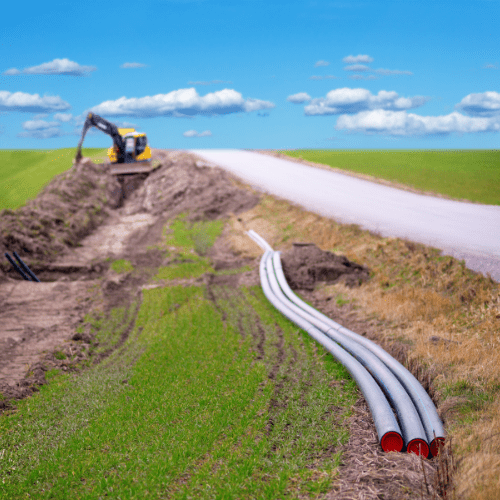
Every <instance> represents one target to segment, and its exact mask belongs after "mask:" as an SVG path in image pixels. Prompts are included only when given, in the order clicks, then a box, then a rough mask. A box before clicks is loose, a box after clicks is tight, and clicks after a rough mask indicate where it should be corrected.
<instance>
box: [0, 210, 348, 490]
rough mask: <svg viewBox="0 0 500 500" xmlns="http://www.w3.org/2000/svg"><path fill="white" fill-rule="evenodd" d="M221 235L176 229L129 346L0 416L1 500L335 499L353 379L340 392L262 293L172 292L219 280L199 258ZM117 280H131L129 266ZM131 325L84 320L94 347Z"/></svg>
mask: <svg viewBox="0 0 500 500" xmlns="http://www.w3.org/2000/svg"><path fill="white" fill-rule="evenodd" d="M221 229H222V224H221V223H220V222H208V223H203V222H201V223H196V224H195V225H191V224H188V223H186V222H185V220H184V219H182V218H179V219H177V220H176V221H175V222H173V223H172V224H171V226H170V231H171V232H170V234H167V235H166V237H165V241H164V244H163V245H162V248H163V250H164V251H165V252H167V250H166V248H167V246H168V248H169V257H170V258H172V259H173V260H174V261H176V262H177V264H175V265H173V266H169V267H168V268H160V269H158V272H157V274H156V279H157V280H158V282H159V280H162V282H163V283H164V285H165V286H160V287H159V288H155V289H149V290H144V292H143V302H142V305H141V307H140V310H139V313H138V316H137V320H136V324H135V328H134V329H133V331H132V333H131V335H130V336H129V338H128V340H127V341H126V342H125V344H124V345H123V346H121V347H120V348H119V349H118V350H117V351H115V352H114V353H113V354H111V356H110V357H109V358H107V359H105V360H104V361H103V362H101V364H99V365H97V366H94V367H90V368H89V369H87V370H85V371H84V372H83V373H81V374H79V375H77V376H72V375H67V374H59V373H54V372H51V373H50V374H49V378H50V379H51V383H50V384H49V385H47V386H44V387H42V388H41V390H40V392H39V393H37V394H36V395H35V396H33V397H31V398H29V399H26V400H23V401H20V402H18V403H16V406H17V410H16V411H12V412H8V413H7V414H4V415H3V416H1V417H0V485H1V487H0V498H9V499H14V498H28V497H31V498H35V497H36V498H58V499H65V498H75V499H77V498H104V497H105V496H107V497H109V498H167V497H168V498H172V497H174V498H228V499H229V498H297V497H299V496H300V495H304V494H306V495H308V494H313V495H314V494H315V493H318V492H321V491H325V490H326V489H328V487H329V485H330V484H331V482H332V480H333V478H334V477H335V474H336V467H337V465H338V464H339V462H340V453H339V451H338V446H339V445H341V444H342V443H344V442H345V441H346V439H347V430H346V425H345V423H344V419H345V418H346V417H347V416H348V415H349V411H350V410H349V408H350V407H351V406H352V404H353V402H354V401H355V399H356V398H357V390H356V388H355V385H354V384H353V382H352V381H347V383H345V384H344V383H343V382H342V384H340V383H339V380H344V379H346V378H347V374H346V372H345V370H344V369H343V368H342V367H341V366H339V365H338V364H337V363H335V362H334V360H333V358H331V356H329V355H326V353H325V352H324V351H323V350H322V349H321V348H318V347H317V346H316V345H315V344H314V343H313V342H312V341H311V340H310V339H309V338H308V337H307V336H306V335H304V334H302V333H299V332H298V330H297V329H296V328H295V327H294V326H292V325H291V324H290V323H289V322H288V321H287V320H286V319H284V318H283V317H282V316H281V315H280V314H279V313H277V312H276V311H275V310H274V309H273V308H272V307H271V306H270V305H269V303H268V302H267V300H266V299H265V297H264V296H263V294H262V293H261V291H260V289H259V288H252V289H247V288H240V289H238V290H234V289H228V288H225V287H210V289H209V290H208V289H207V288H206V287H205V286H182V285H177V286H169V283H168V280H169V279H171V278H176V279H183V278H186V279H189V278H193V277H195V276H198V275H200V274H201V272H204V271H213V270H212V268H211V265H210V262H209V261H208V259H207V257H206V256H205V253H206V251H207V250H208V248H209V247H210V245H211V244H212V243H213V241H214V240H215V238H216V237H217V235H218V234H219V233H220V231H221ZM174 247H175V249H174ZM113 268H114V269H115V271H116V272H135V270H134V269H133V268H132V267H131V265H130V263H128V262H127V261H117V262H115V263H114V264H113ZM132 307H134V306H132ZM126 315H127V312H126V311H123V310H122V311H115V313H114V314H112V315H111V317H110V318H109V319H107V318H106V317H104V316H103V315H101V316H95V317H92V318H91V317H89V318H87V321H88V322H89V323H91V325H92V328H93V330H94V331H95V333H96V334H97V338H98V339H99V341H100V343H101V345H100V346H99V349H102V348H103V347H102V346H109V344H110V342H111V343H113V342H114V343H116V341H117V339H118V337H119V335H117V334H116V329H117V328H121V326H122V325H121V323H123V322H120V321H117V319H118V320H119V319H120V318H121V317H123V316H126ZM124 322H126V321H124ZM343 384H344V385H343ZM336 447H337V450H335V448H336ZM332 449H333V451H332Z"/></svg>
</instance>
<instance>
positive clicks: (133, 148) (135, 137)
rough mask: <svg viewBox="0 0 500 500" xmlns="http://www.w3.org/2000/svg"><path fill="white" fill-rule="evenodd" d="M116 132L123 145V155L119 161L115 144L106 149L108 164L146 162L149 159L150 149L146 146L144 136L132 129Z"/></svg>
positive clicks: (146, 140)
mask: <svg viewBox="0 0 500 500" xmlns="http://www.w3.org/2000/svg"><path fill="white" fill-rule="evenodd" d="M118 132H119V134H120V136H121V137H122V140H123V143H124V145H125V148H124V149H125V150H124V155H123V158H120V159H119V155H118V147H117V145H116V144H115V145H114V146H113V147H112V148H109V149H108V158H109V161H110V163H136V162H147V161H149V160H150V159H151V149H150V148H149V146H148V138H147V137H146V134H144V133H143V132H136V131H135V129H133V128H126V129H124V128H119V129H118ZM120 160H121V161H120Z"/></svg>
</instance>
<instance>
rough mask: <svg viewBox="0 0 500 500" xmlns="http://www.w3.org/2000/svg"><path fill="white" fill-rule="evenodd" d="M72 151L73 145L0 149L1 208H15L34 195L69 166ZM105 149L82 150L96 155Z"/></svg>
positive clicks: (100, 154)
mask: <svg viewBox="0 0 500 500" xmlns="http://www.w3.org/2000/svg"><path fill="white" fill-rule="evenodd" d="M75 151H76V150H75V148H65V149H54V150H50V151H47V150H5V149H4V150H0V210H2V209H4V208H10V209H15V208H18V207H20V206H22V205H24V204H25V203H26V201H27V200H29V199H32V198H35V197H36V196H37V194H38V193H39V192H40V191H41V189H42V188H43V187H44V186H45V185H46V184H47V183H48V182H49V181H50V180H51V179H52V178H53V177H54V176H55V175H58V174H60V173H62V172H65V171H66V170H68V169H70V168H71V166H72V160H73V158H74V156H75ZM105 151H106V150H104V149H96V148H84V149H83V150H82V154H83V155H84V156H88V157H89V158H96V157H100V156H102V155H103V154H105Z"/></svg>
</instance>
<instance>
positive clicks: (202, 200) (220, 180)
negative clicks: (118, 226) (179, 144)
mask: <svg viewBox="0 0 500 500" xmlns="http://www.w3.org/2000/svg"><path fill="white" fill-rule="evenodd" d="M154 157H155V158H157V159H159V160H160V161H161V163H162V165H163V167H162V168H160V169H158V170H156V171H155V172H153V173H152V174H150V175H149V177H148V178H147V179H146V181H145V182H144V183H143V184H142V186H141V187H140V188H139V189H137V191H135V192H134V193H133V194H132V195H131V197H130V200H129V201H128V202H127V207H126V213H127V214H133V213H138V212H148V213H151V214H153V215H157V214H161V213H163V214H164V215H168V217H169V218H170V217H174V216H175V215H178V214H180V213H182V212H187V213H188V214H189V215H188V217H189V219H191V220H199V219H204V220H207V219H208V220H214V219H219V218H222V217H224V216H227V215H229V214H230V213H233V214H239V213H241V212H244V211H246V210H250V209H251V208H253V207H254V206H255V205H256V204H257V203H258V202H259V198H258V196H256V195H254V194H252V193H250V192H249V191H247V190H244V189H241V188H239V187H237V186H236V185H235V184H234V183H233V182H232V181H231V180H230V177H229V176H228V175H227V173H226V172H224V170H222V169H220V168H218V167H212V166H210V165H208V164H207V163H205V162H203V161H199V160H196V158H194V157H193V156H192V155H190V154H188V153H184V152H181V151H158V150H155V151H154Z"/></svg>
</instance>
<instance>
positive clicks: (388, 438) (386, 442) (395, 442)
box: [380, 431, 403, 453]
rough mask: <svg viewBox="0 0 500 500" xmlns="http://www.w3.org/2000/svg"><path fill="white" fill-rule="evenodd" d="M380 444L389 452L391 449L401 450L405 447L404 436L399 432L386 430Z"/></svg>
mask: <svg viewBox="0 0 500 500" xmlns="http://www.w3.org/2000/svg"><path fill="white" fill-rule="evenodd" d="M380 446H382V449H383V450H384V451H385V452H386V453H388V452H389V451H398V452H399V451H401V450H402V449H403V438H402V437H401V435H400V434H399V433H398V432H394V431H391V432H386V433H385V434H384V435H383V436H382V439H381V440H380Z"/></svg>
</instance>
